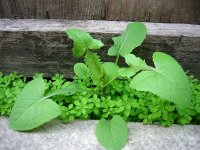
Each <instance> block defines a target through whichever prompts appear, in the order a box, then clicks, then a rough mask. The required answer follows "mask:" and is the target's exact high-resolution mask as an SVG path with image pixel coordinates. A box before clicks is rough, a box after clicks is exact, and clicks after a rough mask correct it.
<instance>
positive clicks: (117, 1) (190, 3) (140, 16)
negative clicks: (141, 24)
mask: <svg viewBox="0 0 200 150" xmlns="http://www.w3.org/2000/svg"><path fill="white" fill-rule="evenodd" d="M199 8H200V1H199V0H108V2H107V8H106V19H107V20H125V21H146V22H174V23H194V24H195V23H196V24H200V9H199Z"/></svg>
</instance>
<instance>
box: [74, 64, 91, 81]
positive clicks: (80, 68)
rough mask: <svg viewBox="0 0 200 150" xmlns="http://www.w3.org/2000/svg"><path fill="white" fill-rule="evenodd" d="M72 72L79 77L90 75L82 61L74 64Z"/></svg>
mask: <svg viewBox="0 0 200 150" xmlns="http://www.w3.org/2000/svg"><path fill="white" fill-rule="evenodd" d="M74 72H75V74H76V75H77V76H78V78H79V79H88V78H89V77H90V71H89V70H88V67H87V66H86V65H85V64H84V63H76V64H75V65H74Z"/></svg>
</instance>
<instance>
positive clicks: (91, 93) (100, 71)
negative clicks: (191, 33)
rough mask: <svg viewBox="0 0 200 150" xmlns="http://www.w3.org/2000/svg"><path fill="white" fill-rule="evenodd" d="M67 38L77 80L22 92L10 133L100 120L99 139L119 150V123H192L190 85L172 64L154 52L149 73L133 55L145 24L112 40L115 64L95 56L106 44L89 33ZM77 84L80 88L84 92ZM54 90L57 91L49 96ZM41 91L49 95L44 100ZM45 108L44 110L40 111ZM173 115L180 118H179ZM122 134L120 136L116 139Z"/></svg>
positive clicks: (39, 82)
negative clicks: (56, 120)
mask: <svg viewBox="0 0 200 150" xmlns="http://www.w3.org/2000/svg"><path fill="white" fill-rule="evenodd" d="M66 33H67V35H68V36H69V38H71V39H72V40H73V41H74V48H73V55H74V56H75V57H78V58H79V57H84V61H85V63H77V64H75V66H74V72H75V74H76V76H77V78H78V79H77V80H74V82H73V84H71V83H69V82H66V81H65V79H63V77H62V76H60V75H56V76H55V77H54V79H53V82H52V81H47V80H45V81H44V80H43V79H42V78H41V75H38V76H39V77H36V78H35V79H34V80H33V81H31V82H30V83H28V84H27V85H26V86H25V87H24V89H23V90H22V92H21V93H20V94H19V96H18V98H17V100H16V102H15V104H14V106H13V109H12V112H11V116H10V127H11V128H12V129H14V130H20V131H21V130H30V129H32V128H35V127H38V126H40V125H42V124H43V123H45V122H47V121H49V120H51V119H53V118H55V117H57V116H59V118H60V119H62V120H63V121H64V122H68V121H71V120H74V119H87V118H95V119H101V120H100V121H99V123H98V125H97V127H96V135H97V139H98V140H99V142H100V143H101V144H102V145H103V146H104V147H105V148H107V149H121V148H122V147H123V146H124V144H125V142H126V141H127V136H128V134H127V131H128V127H127V125H126V124H125V122H124V121H123V119H125V120H128V121H129V120H131V119H132V121H143V123H145V124H148V123H153V122H156V121H159V122H160V123H161V125H165V126H169V125H171V124H172V123H173V122H174V120H176V119H177V118H178V122H179V123H180V124H186V123H188V122H190V121H191V116H190V115H188V114H193V116H195V115H197V114H198V113H196V112H198V111H199V110H198V109H199V104H197V105H196V104H195V107H194V106H192V107H191V109H188V106H189V105H190V103H191V89H190V86H191V85H190V84H189V80H188V78H187V76H186V75H185V73H184V71H183V69H182V68H181V66H180V65H179V64H178V62H176V60H174V59H173V58H172V57H171V56H169V55H167V54H164V53H161V52H155V53H154V54H153V62H154V65H155V67H151V66H149V65H147V64H146V62H145V61H144V60H142V59H141V58H139V57H136V56H135V55H133V54H131V52H132V50H133V49H134V48H136V47H138V46H140V45H141V43H142V42H143V40H144V39H145V37H146V33H147V30H146V27H145V26H144V24H142V23H138V22H136V23H130V24H128V26H127V29H126V31H125V32H123V33H122V34H121V35H120V36H118V37H114V38H113V41H114V45H113V46H112V47H111V48H110V49H109V50H108V55H110V56H116V60H115V62H104V63H102V62H101V60H100V57H99V56H98V55H97V50H99V49H100V48H101V47H102V46H103V45H104V44H103V43H102V42H101V41H100V40H97V39H93V38H92V36H91V35H90V34H89V33H87V32H85V31H83V30H80V29H69V30H66ZM120 56H121V57H123V58H124V59H125V62H126V63H127V65H128V66H127V67H125V68H121V67H120V66H119V65H118V60H119V57H120ZM75 83H78V84H79V89H80V90H81V91H82V92H79V90H78V89H77V88H76V86H75ZM194 83H195V82H194ZM194 83H193V86H194ZM123 86H124V87H123ZM38 87H39V89H40V90H38ZM56 90H59V91H57V92H55V93H53V91H56ZM136 90H137V91H136ZM32 91H34V92H32ZM45 91H46V93H48V94H49V95H47V96H44V93H45ZM138 91H144V92H138ZM77 92H78V93H77ZM192 92H193V93H194V91H192ZM154 94H155V95H154ZM63 95H67V97H66V96H63ZM197 95H198V94H197ZM197 95H195V96H197ZM50 97H52V100H53V101H52V100H51V99H49V98H50ZM197 97H198V96H197ZM144 98H146V100H145V99H144ZM163 99H164V100H163ZM166 100H167V101H166ZM54 101H55V102H56V103H57V104H56V103H55V102H54ZM174 103H175V105H174ZM194 103H195V102H194ZM198 103H199V102H198ZM22 106H23V108H22ZM24 106H25V107H24ZM36 106H37V107H36ZM46 106H49V107H48V109H44V108H46ZM38 108H41V111H39V110H38ZM49 108H52V109H49ZM185 108H187V109H185ZM194 108H195V111H193V109H194ZM61 111H62V112H61ZM174 111H177V112H178V116H177V115H175V114H174V113H173V112H174ZM47 112H48V113H47ZM29 114H33V115H31V116H29ZM41 114H43V115H44V117H41V116H42V115H41ZM48 114H50V115H48ZM103 118H105V119H109V120H110V119H111V121H106V120H105V119H103ZM196 118H197V120H198V117H196ZM27 122H29V124H27ZM121 128H122V129H123V131H124V132H123V133H120V130H121ZM118 133H119V134H118ZM112 135H115V136H112ZM106 136H108V137H109V138H110V139H111V140H110V141H109V142H107V141H104V140H103V137H106Z"/></svg>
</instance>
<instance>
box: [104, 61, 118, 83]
mask: <svg viewBox="0 0 200 150" xmlns="http://www.w3.org/2000/svg"><path fill="white" fill-rule="evenodd" d="M102 68H103V74H104V85H107V84H109V83H110V82H112V81H113V80H114V79H116V78H117V77H118V76H119V75H118V69H119V66H118V65H117V64H115V63H112V62H105V63H103V64H102Z"/></svg>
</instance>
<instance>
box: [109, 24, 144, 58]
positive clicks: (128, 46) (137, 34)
mask: <svg viewBox="0 0 200 150" xmlns="http://www.w3.org/2000/svg"><path fill="white" fill-rule="evenodd" d="M146 33H147V29H146V27H145V25H144V24H143V23H140V22H134V23H129V24H128V26H127V28H126V31H125V32H123V33H122V34H121V35H120V36H118V37H113V41H114V45H113V46H112V47H111V48H110V49H109V50H108V55H110V56H118V55H121V56H125V55H126V54H129V53H131V51H132V50H133V49H134V48H136V47H138V46H140V45H141V43H142V42H143V41H144V39H145V38H146Z"/></svg>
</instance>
